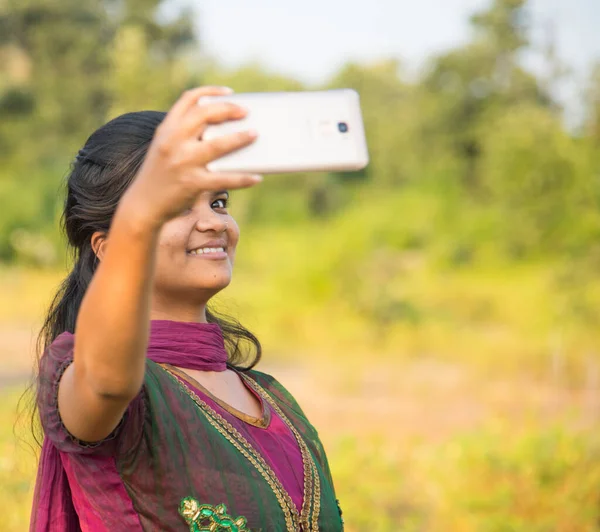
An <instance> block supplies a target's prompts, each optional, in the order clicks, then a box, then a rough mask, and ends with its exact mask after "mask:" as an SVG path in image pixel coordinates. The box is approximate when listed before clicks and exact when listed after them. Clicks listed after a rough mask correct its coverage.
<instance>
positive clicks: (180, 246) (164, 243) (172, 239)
mask: <svg viewBox="0 0 600 532" xmlns="http://www.w3.org/2000/svg"><path fill="white" fill-rule="evenodd" d="M185 250H186V232H185V231H184V230H183V229H180V228H177V227H172V226H171V227H170V226H169V224H168V223H167V224H165V225H164V226H163V228H162V230H161V232H160V233H159V236H158V245H157V255H156V259H157V262H158V263H160V264H166V263H169V262H173V261H177V262H179V261H181V260H182V258H183V259H185Z"/></svg>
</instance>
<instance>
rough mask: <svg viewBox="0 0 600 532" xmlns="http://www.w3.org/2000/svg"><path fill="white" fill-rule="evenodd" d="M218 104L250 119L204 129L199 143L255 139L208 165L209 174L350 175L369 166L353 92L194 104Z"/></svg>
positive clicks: (207, 99)
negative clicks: (248, 135)
mask: <svg viewBox="0 0 600 532" xmlns="http://www.w3.org/2000/svg"><path fill="white" fill-rule="evenodd" d="M219 100H221V101H227V102H232V103H235V104H237V105H240V106H243V107H245V108H246V109H248V115H247V116H246V117H245V118H243V119H242V120H237V121H229V122H225V123H223V124H217V125H210V126H208V127H207V128H206V130H205V132H204V134H203V135H202V138H203V139H205V140H209V139H212V138H215V137H218V136H220V135H226V134H229V133H234V132H237V131H242V130H246V129H255V130H256V131H257V132H258V138H257V140H256V141H255V142H254V143H253V144H252V145H250V146H247V147H245V148H242V149H240V150H238V151H236V152H233V153H230V154H228V155H226V156H224V157H221V158H219V159H216V160H214V161H212V162H211V163H209V164H208V166H207V167H208V169H209V170H211V171H214V172H249V173H257V174H273V173H287V172H310V171H352V170H361V169H362V168H364V167H365V166H366V165H367V164H368V162H369V154H368V150H367V143H366V139H365V131H364V126H363V120H362V114H361V110H360V102H359V96H358V93H357V92H356V91H354V90H352V89H337V90H327V91H305V92H261V93H240V94H231V95H225V96H205V97H202V98H201V99H200V100H199V101H198V104H199V105H203V104H205V103H208V102H211V101H219Z"/></svg>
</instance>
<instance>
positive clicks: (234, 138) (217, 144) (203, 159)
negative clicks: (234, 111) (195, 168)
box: [193, 130, 258, 166]
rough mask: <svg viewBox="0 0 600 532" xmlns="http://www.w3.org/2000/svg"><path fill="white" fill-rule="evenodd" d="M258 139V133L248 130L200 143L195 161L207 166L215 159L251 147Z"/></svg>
mask: <svg viewBox="0 0 600 532" xmlns="http://www.w3.org/2000/svg"><path fill="white" fill-rule="evenodd" d="M257 137H258V133H257V132H256V131H254V130H248V131H240V132H239V133H232V134H230V135H223V136H222V137H216V138H214V139H211V140H205V141H202V142H199V143H198V147H197V148H196V153H195V154H194V156H193V157H194V160H195V161H196V162H197V163H198V165H200V166H206V165H207V164H208V163H209V162H211V161H214V160H215V159H219V158H220V157H223V156H224V155H227V154H228V153H231V152H233V151H236V150H239V149H240V148H244V147H245V146H249V145H250V144H252V143H253V142H254V141H255V140H256V138H257Z"/></svg>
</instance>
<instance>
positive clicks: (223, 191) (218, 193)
mask: <svg viewBox="0 0 600 532" xmlns="http://www.w3.org/2000/svg"><path fill="white" fill-rule="evenodd" d="M223 194H225V195H226V196H227V197H229V191H228V190H217V191H216V192H215V193H214V196H215V197H217V196H222V195H223Z"/></svg>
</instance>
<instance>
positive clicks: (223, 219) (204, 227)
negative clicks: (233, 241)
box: [196, 210, 228, 233]
mask: <svg viewBox="0 0 600 532" xmlns="http://www.w3.org/2000/svg"><path fill="white" fill-rule="evenodd" d="M227 226H228V223H227V216H225V215H223V214H219V213H217V212H214V211H212V210H211V212H210V213H206V214H205V213H202V214H201V215H200V216H199V218H198V220H197V222H196V228H197V229H198V231H201V232H203V233H204V232H208V231H214V232H215V233H222V232H224V231H226V230H227Z"/></svg>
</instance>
